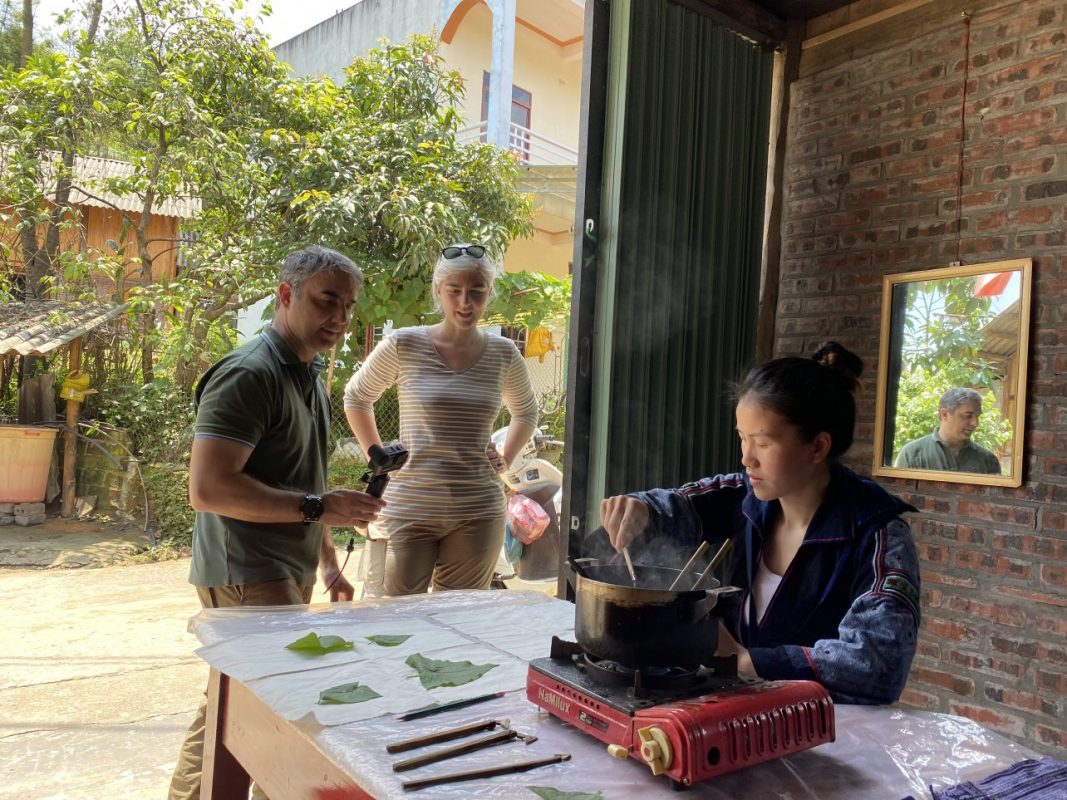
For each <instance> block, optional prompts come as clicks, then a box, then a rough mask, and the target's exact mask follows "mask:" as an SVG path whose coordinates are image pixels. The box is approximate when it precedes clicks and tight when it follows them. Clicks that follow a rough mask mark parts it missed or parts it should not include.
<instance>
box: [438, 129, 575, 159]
mask: <svg viewBox="0 0 1067 800" xmlns="http://www.w3.org/2000/svg"><path fill="white" fill-rule="evenodd" d="M488 124H489V123H488V122H486V121H485V120H482V121H481V122H476V123H474V124H473V125H467V126H466V127H463V128H460V129H459V134H458V138H459V141H460V142H474V141H482V142H484V141H486V129H487V126H488ZM498 144H501V143H498ZM504 146H506V148H507V149H508V151H509V152H511V153H512V154H513V155H514V156H515V157H516V158H517V159H518V160H519V161H521V162H522V163H524V164H558V165H566V166H574V165H575V164H577V163H578V151H577V150H575V149H574V148H573V147H569V146H568V145H565V144H561V143H559V142H557V141H554V140H552V139H549V138H548V137H547V136H543V135H541V134H540V133H537V132H536V131H532V130H530V129H529V128H527V127H524V126H522V125H518V124H516V123H514V122H513V123H511V130H510V131H509V135H508V141H507V143H506V145H504Z"/></svg>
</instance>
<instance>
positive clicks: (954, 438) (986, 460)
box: [894, 387, 1000, 475]
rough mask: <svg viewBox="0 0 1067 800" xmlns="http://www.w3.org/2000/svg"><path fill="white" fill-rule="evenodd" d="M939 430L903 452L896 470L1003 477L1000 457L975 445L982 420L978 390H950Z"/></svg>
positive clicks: (939, 410)
mask: <svg viewBox="0 0 1067 800" xmlns="http://www.w3.org/2000/svg"><path fill="white" fill-rule="evenodd" d="M937 416H938V421H939V422H938V427H937V429H936V430H935V431H934V432H933V433H931V434H929V435H927V436H923V437H922V438H921V439H915V440H914V441H911V442H908V443H907V444H906V445H904V446H903V447H902V448H900V454H899V455H898V456H897V460H896V462H895V464H894V466H897V467H905V468H909V469H937V470H944V471H951V472H982V473H987V474H991V475H999V474H1000V461H999V460H998V459H997V457H996V455H994V454H993V453H991V452H990V451H989V450H986V449H985V448H984V447H982V446H980V445H977V444H975V443H974V442H972V441H971V436H973V435H974V432H975V430H976V429H977V428H978V418H979V417H980V416H982V396H981V395H980V394H978V392H976V391H975V390H974V389H966V388H962V387H958V388H955V389H949V390H948V391H947V392H945V393H944V394H943V395H941V400H940V401H939V402H938V404H937Z"/></svg>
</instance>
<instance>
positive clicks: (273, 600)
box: [167, 578, 315, 800]
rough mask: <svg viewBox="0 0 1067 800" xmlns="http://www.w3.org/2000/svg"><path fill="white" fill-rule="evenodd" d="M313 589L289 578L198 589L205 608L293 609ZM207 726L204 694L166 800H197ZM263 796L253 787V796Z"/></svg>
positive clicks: (200, 587) (307, 600)
mask: <svg viewBox="0 0 1067 800" xmlns="http://www.w3.org/2000/svg"><path fill="white" fill-rule="evenodd" d="M314 589H315V587H314V586H313V585H312V586H300V585H299V584H298V583H297V582H296V581H294V580H292V579H291V578H290V579H287V580H280V581H267V582H265V583H248V584H245V585H244V586H197V587H196V593H197V595H198V596H199V597H200V605H201V606H203V607H204V608H233V607H234V606H294V605H301V604H303V605H307V604H308V603H310V602H311V593H312V592H313V591H314ZM206 727H207V694H206V693H205V694H204V699H203V700H202V701H201V703H200V708H198V709H197V711H196V716H195V717H194V718H193V724H192V725H190V726H189V732H188V733H187V734H186V735H185V741H184V742H183V743H182V749H181V751H180V753H179V754H178V765H177V766H176V767H175V768H174V776H173V777H172V778H171V780H170V791H169V792H168V794H167V797H168V798H169V800H199V798H200V777H201V774H202V773H203V771H204V730H205V729H206ZM264 796H265V795H264V794H263V793H262V792H260V791H259V789H258V788H257V787H254V786H253V787H252V797H254V798H262V797H264Z"/></svg>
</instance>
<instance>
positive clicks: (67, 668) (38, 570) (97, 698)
mask: <svg viewBox="0 0 1067 800" xmlns="http://www.w3.org/2000/svg"><path fill="white" fill-rule="evenodd" d="M147 543H148V541H147V536H146V535H145V534H144V533H143V532H141V531H140V530H139V529H137V528H136V527H130V526H122V525H117V524H116V525H108V524H104V525H101V524H100V523H89V522H70V523H68V522H65V521H63V520H55V519H52V518H49V520H48V522H46V523H45V524H43V525H39V526H34V527H30V528H19V527H16V526H5V527H4V528H0V595H2V596H3V597H4V598H5V602H4V608H5V609H6V610H7V614H6V618H7V622H6V624H4V625H3V626H0V800H9V799H10V800H15V798H19V800H140V798H146V800H147V798H152V800H159V798H163V797H165V795H166V790H167V786H168V784H169V781H170V774H171V771H172V770H173V768H174V762H175V760H176V756H177V753H178V747H179V746H180V744H181V741H182V739H183V737H184V734H185V729H186V727H187V726H188V724H189V722H190V721H191V719H192V715H193V712H194V711H195V710H196V706H197V704H198V703H199V701H200V696H201V694H202V693H203V691H204V687H205V685H206V683H207V666H206V665H205V664H204V663H203V662H202V661H200V659H199V658H197V657H196V656H195V655H194V654H193V650H194V649H195V648H196V647H197V644H198V643H197V641H196V638H195V637H194V636H193V635H192V634H190V633H187V632H186V624H187V622H188V619H189V617H191V616H193V615H194V614H196V613H197V611H198V610H199V608H200V606H199V603H198V601H197V599H196V593H195V592H194V591H193V589H192V587H191V586H190V585H189V584H188V583H187V582H186V576H187V574H188V570H189V562H188V559H178V560H174V561H164V562H158V563H145V564H137V563H130V561H131V557H132V556H133V554H135V553H137V552H139V551H141V550H143V549H144V547H145V546H146V545H147ZM359 555H360V554H359V550H358V549H357V550H356V551H355V552H353V554H352V557H351V560H350V562H349V565H348V567H347V568H346V569H345V574H346V575H355V573H356V568H357V565H358V563H359ZM78 567H80V568H78ZM509 585H514V588H536V589H540V590H542V591H547V592H549V593H551V592H552V587H551V586H550V585H546V584H540V583H539V584H525V583H522V582H519V581H516V582H514V583H513V582H511V581H509ZM322 589H323V587H322V586H319V587H318V588H317V589H316V596H318V595H321V594H322ZM357 590H358V586H357Z"/></svg>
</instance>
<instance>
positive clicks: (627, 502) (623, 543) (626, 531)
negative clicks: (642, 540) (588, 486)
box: [600, 495, 648, 553]
mask: <svg viewBox="0 0 1067 800" xmlns="http://www.w3.org/2000/svg"><path fill="white" fill-rule="evenodd" d="M600 524H601V525H603V526H604V530H606V531H607V533H608V539H609V540H610V541H611V546H612V547H614V548H615V551H616V552H618V553H621V552H622V551H623V550H624V549H625V548H627V547H629V546H630V542H632V541H633V540H634V539H636V538H637V537H638V536H640V535H641V533H643V532H644V530H645V528H646V527H648V506H646V505H645V504H644V503H643V502H642V501H640V500H638V499H637V498H635V497H628V496H627V495H617V496H615V497H608V498H606V499H604V500H601V501H600Z"/></svg>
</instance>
